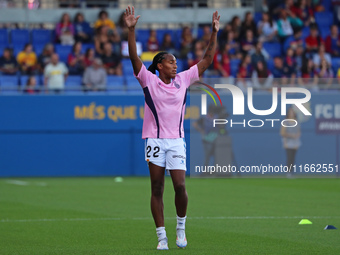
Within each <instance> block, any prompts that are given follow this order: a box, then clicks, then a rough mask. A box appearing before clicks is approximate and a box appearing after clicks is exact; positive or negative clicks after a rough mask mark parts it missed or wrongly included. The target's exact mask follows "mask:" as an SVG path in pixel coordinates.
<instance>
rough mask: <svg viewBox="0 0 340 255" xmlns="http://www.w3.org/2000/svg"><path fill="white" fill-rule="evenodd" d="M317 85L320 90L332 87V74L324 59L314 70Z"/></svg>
mask: <svg viewBox="0 0 340 255" xmlns="http://www.w3.org/2000/svg"><path fill="white" fill-rule="evenodd" d="M316 73H317V76H318V85H319V87H320V88H323V89H327V88H329V87H330V86H331V85H332V82H333V77H334V73H333V70H332V68H331V66H330V65H329V63H328V62H327V60H326V59H322V60H321V64H320V66H319V67H317V68H316Z"/></svg>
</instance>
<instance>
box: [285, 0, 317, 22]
mask: <svg viewBox="0 0 340 255" xmlns="http://www.w3.org/2000/svg"><path fill="white" fill-rule="evenodd" d="M291 10H292V12H293V13H294V15H295V16H296V17H297V18H299V19H300V20H301V21H302V22H303V24H304V26H309V25H310V24H312V23H315V20H314V13H313V9H312V7H311V6H310V5H309V4H308V3H307V0H298V1H297V3H296V5H294V6H293V7H292V9H291Z"/></svg>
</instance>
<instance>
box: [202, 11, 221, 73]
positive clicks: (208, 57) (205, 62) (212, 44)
mask: <svg viewBox="0 0 340 255" xmlns="http://www.w3.org/2000/svg"><path fill="white" fill-rule="evenodd" d="M219 28H220V16H218V12H217V11H215V12H214V14H213V17H212V33H211V37H210V41H209V44H208V47H207V49H206V51H205V53H204V56H203V58H202V60H201V61H200V62H199V63H198V64H197V67H198V73H199V75H200V76H201V75H202V74H203V73H204V71H205V70H207V68H208V67H209V66H210V65H211V63H212V62H213V59H214V55H215V50H216V44H217V32H218V29H219Z"/></svg>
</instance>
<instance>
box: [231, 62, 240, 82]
mask: <svg viewBox="0 0 340 255" xmlns="http://www.w3.org/2000/svg"><path fill="white" fill-rule="evenodd" d="M240 62H241V61H240V60H239V59H231V60H230V72H231V75H232V76H233V77H235V78H236V76H237V72H238V66H239V64H240Z"/></svg>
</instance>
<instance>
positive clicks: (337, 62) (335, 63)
mask: <svg viewBox="0 0 340 255" xmlns="http://www.w3.org/2000/svg"><path fill="white" fill-rule="evenodd" d="M332 68H333V71H334V73H335V75H337V72H338V69H339V68H340V58H332Z"/></svg>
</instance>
